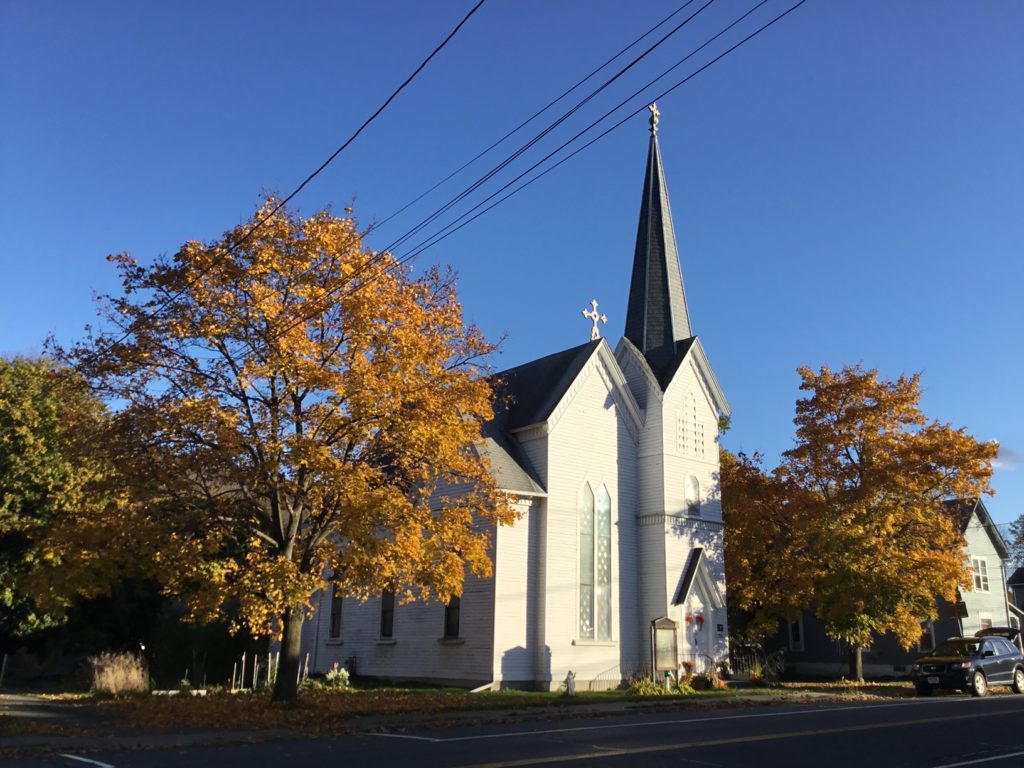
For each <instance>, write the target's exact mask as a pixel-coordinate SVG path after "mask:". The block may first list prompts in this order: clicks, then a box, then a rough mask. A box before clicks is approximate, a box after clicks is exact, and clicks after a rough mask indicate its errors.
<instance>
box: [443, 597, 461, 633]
mask: <svg viewBox="0 0 1024 768" xmlns="http://www.w3.org/2000/svg"><path fill="white" fill-rule="evenodd" d="M461 610H462V600H461V598H459V597H458V596H453V597H452V599H451V600H449V601H448V605H446V606H445V607H444V637H445V639H446V640H453V639H455V638H457V637H458V636H459V619H460V616H459V614H460V612H461Z"/></svg>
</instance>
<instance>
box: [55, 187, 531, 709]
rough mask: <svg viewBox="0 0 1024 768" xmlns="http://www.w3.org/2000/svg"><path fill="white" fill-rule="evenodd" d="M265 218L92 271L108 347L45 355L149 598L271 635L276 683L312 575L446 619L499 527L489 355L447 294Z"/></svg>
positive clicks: (262, 212) (383, 258)
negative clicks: (125, 494) (277, 643)
mask: <svg viewBox="0 0 1024 768" xmlns="http://www.w3.org/2000/svg"><path fill="white" fill-rule="evenodd" d="M276 206H277V202H276V201H275V200H274V199H267V200H266V201H264V202H263V204H262V205H261V206H260V207H259V209H258V210H257V211H256V213H255V214H254V216H253V218H252V220H251V221H250V222H248V223H246V224H242V225H239V226H237V227H235V228H234V229H232V230H230V231H228V232H226V233H225V234H224V236H223V237H222V238H221V239H220V240H219V241H218V242H215V243H210V244H204V243H199V242H194V241H190V242H187V243H185V244H184V245H183V246H182V247H181V249H180V250H179V251H178V252H177V253H176V254H175V255H174V256H173V257H172V258H170V259H160V260H158V261H157V262H156V263H154V264H153V265H152V266H148V267H144V266H140V265H138V264H137V263H136V262H135V261H134V260H133V259H131V258H130V257H128V256H126V255H122V256H118V257H113V260H114V261H115V262H116V264H117V266H118V268H119V270H120V273H121V277H122V281H123V295H122V296H120V297H107V298H106V300H105V301H104V302H103V308H104V310H105V313H104V314H105V317H106V318H107V320H108V322H109V323H110V330H109V331H108V332H105V333H102V334H98V335H97V336H95V337H94V338H92V339H90V340H89V341H88V342H87V343H83V344H81V345H79V346H77V347H75V348H74V349H72V350H70V351H68V352H66V353H65V357H66V359H68V360H70V361H72V362H73V363H74V364H75V365H76V366H77V367H78V368H79V370H81V371H82V372H83V373H84V374H85V375H86V376H87V377H88V378H89V380H90V381H91V382H92V383H93V385H94V386H95V387H97V388H98V389H99V390H100V391H101V392H103V393H104V394H105V395H106V396H107V397H108V398H109V399H110V401H111V402H112V403H114V404H115V406H116V408H117V410H116V413H115V416H114V429H115V436H114V438H113V439H112V442H113V443H115V444H116V445H117V446H118V450H119V456H118V461H119V465H120V466H121V467H122V469H123V471H124V472H125V474H126V475H127V476H129V477H131V478H133V480H134V486H135V487H134V489H133V490H134V498H136V499H138V500H139V501H138V503H137V504H134V505H132V506H131V507H130V510H131V514H133V515H135V516H136V518H137V520H138V526H137V530H138V531H139V535H140V538H142V539H145V540H144V541H139V542H138V546H139V548H140V551H143V552H146V553H151V557H152V562H153V564H154V566H155V570H156V571H157V572H158V575H159V577H160V578H161V580H162V582H163V583H164V585H165V587H166V589H167V591H168V592H169V593H172V594H176V595H180V596H183V597H185V598H187V600H188V604H189V606H190V608H191V611H192V616H193V617H194V618H195V619H197V620H206V619H211V618H214V617H216V616H218V615H220V614H221V613H222V612H223V610H224V608H225V606H226V605H228V604H230V605H233V606H235V608H236V611H237V612H236V617H237V618H236V620H237V622H239V623H240V624H243V625H244V626H246V627H247V628H248V629H249V630H251V631H252V632H253V633H255V634H271V635H277V636H280V635H281V634H282V632H283V633H284V635H285V643H284V646H285V656H286V657H287V658H283V660H282V675H280V678H283V679H285V680H288V679H289V677H290V679H291V680H294V678H295V675H294V674H291V675H290V676H289V674H287V669H288V666H289V664H292V663H294V664H297V657H295V658H293V654H292V653H291V652H290V651H289V643H290V642H294V643H295V647H296V652H295V653H296V654H297V637H298V635H297V632H298V628H299V626H301V622H302V620H303V615H304V614H305V613H306V612H307V611H308V610H309V607H310V606H309V598H310V595H311V593H312V592H313V591H314V590H315V589H317V588H320V587H323V586H324V585H325V576H328V577H330V578H331V580H332V581H333V582H334V583H335V584H337V585H338V587H339V588H340V589H342V590H343V591H344V592H345V594H347V595H350V596H355V597H367V596H369V595H371V594H374V593H378V592H380V591H381V590H382V589H393V590H395V591H397V592H398V593H399V594H400V595H403V596H404V597H406V598H409V599H412V598H414V597H417V598H426V597H429V596H434V597H437V598H438V599H440V600H442V601H445V600H447V599H448V598H449V597H450V596H452V595H455V594H459V593H460V591H461V585H462V580H463V575H464V573H466V572H468V573H471V574H474V575H477V576H485V575H487V574H489V573H490V567H491V565H490V561H489V558H488V547H489V540H490V539H489V531H490V529H491V528H492V526H493V525H494V524H500V523H509V522H511V521H512V519H513V513H512V511H511V509H510V507H509V505H508V503H507V501H506V499H505V498H504V497H503V496H502V494H500V493H499V491H498V489H497V488H496V486H495V483H494V480H493V478H492V476H491V474H490V473H489V471H488V467H487V465H486V462H485V461H484V460H483V459H482V458H481V457H480V456H479V455H478V453H477V452H476V451H475V450H474V447H473V446H474V442H475V441H476V440H478V439H479V435H480V425H481V423H482V422H483V421H485V420H487V419H488V418H490V416H491V393H490V389H489V385H488V383H487V381H486V380H485V379H484V378H483V376H482V367H481V366H482V360H483V359H484V358H485V356H486V355H487V354H488V353H489V352H490V351H491V350H492V346H491V345H490V344H489V343H488V342H487V341H486V340H485V339H484V338H483V337H482V335H481V334H480V332H479V331H478V330H477V329H476V328H475V327H473V326H468V325H466V324H465V323H464V322H463V319H462V314H461V307H460V305H459V302H458V301H457V299H456V294H455V284H454V277H453V275H452V274H451V273H443V272H442V271H440V270H438V269H436V268H435V269H430V270H428V271H427V272H426V273H425V274H424V275H422V276H420V277H413V276H412V275H411V273H410V272H409V271H408V269H406V268H403V267H401V266H400V265H399V264H397V263H396V261H395V259H394V258H393V257H392V256H391V254H389V253H374V252H372V251H369V250H367V249H366V248H365V247H364V246H363V245H362V242H361V238H360V233H359V231H358V230H357V227H356V222H355V220H354V219H353V218H351V217H341V218H339V217H335V216H333V215H332V214H331V213H330V212H329V211H327V210H324V211H320V212H318V213H316V214H314V215H313V216H311V217H309V218H301V217H299V216H298V215H296V214H294V213H291V212H288V211H287V210H284V211H282V212H277V213H273V211H274V208H275V207H276ZM264 218H266V221H264V222H263V223H262V225H261V226H260V227H259V228H258V229H256V230H255V232H254V234H253V235H252V236H251V237H249V238H248V239H244V235H245V233H246V232H247V231H248V230H249V229H250V227H251V226H252V224H253V223H255V222H256V221H257V220H260V219H264ZM452 489H457V490H452ZM129 525H130V524H129ZM332 574H333V575H332ZM280 678H279V679H280ZM286 685H287V684H286ZM292 689H294V686H292ZM282 695H283V696H284V697H285V698H294V690H291V691H284V692H282Z"/></svg>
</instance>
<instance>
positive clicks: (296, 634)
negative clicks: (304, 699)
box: [271, 606, 306, 704]
mask: <svg viewBox="0 0 1024 768" xmlns="http://www.w3.org/2000/svg"><path fill="white" fill-rule="evenodd" d="M305 618H306V612H305V610H304V609H303V608H302V606H298V607H295V608H290V609H288V610H287V611H286V612H285V614H284V616H283V617H282V622H283V623H284V632H283V633H282V635H281V660H280V662H279V665H278V668H277V679H276V680H275V681H274V695H273V697H272V698H271V700H272V701H283V702H286V703H288V704H294V703H295V700H296V698H298V694H299V662H300V661H301V659H300V658H299V654H300V652H301V650H302V642H301V641H302V622H303V621H304V620H305Z"/></svg>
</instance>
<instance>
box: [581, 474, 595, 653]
mask: <svg viewBox="0 0 1024 768" xmlns="http://www.w3.org/2000/svg"><path fill="white" fill-rule="evenodd" d="M579 508H580V509H579V511H580V638H581V639H584V640H593V639H594V492H593V491H592V490H590V485H589V484H587V485H585V486H583V490H582V491H581V492H580V499H579Z"/></svg>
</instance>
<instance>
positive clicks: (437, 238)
mask: <svg viewBox="0 0 1024 768" xmlns="http://www.w3.org/2000/svg"><path fill="white" fill-rule="evenodd" d="M767 1H768V0H761V2H759V3H758V4H757V5H755V6H754V7H753V8H751V9H750V10H749V11H747V12H746V13H745V14H743V15H742V16H740V17H739V18H738V19H736V21H734V22H732V23H731V24H730V25H729V26H727V27H725V29H723V30H722V31H720V32H719V33H718V34H716V35H715V36H714V37H712V38H711V39H710V40H708V41H706V42H705V43H704V44H702V45H701V46H700V47H698V48H696V49H695V50H693V51H691V52H690V53H689V54H687V55H686V56H685V57H683V59H681V60H680V61H679V62H677V63H676V64H674V65H672V67H670V68H669V69H668V70H666V72H664V73H662V74H661V75H659V76H658V77H656V78H655V79H654V80H652V81H650V82H649V83H647V85H645V86H643V87H642V88H640V89H638V90H637V91H634V92H633V93H632V94H630V96H628V97H627V98H626V99H625V100H623V101H621V102H619V104H617V105H616V106H615V107H613V108H612V109H610V110H609V111H608V112H606V113H605V114H603V115H602V116H601V117H599V118H598V119H597V120H595V121H594V122H592V123H591V124H590V125H588V126H587V127H586V128H584V129H583V130H582V131H579V132H578V133H577V134H576V135H575V136H573V137H572V138H570V139H569V140H567V141H565V142H563V143H562V144H561V145H560V146H559V147H557V148H556V149H555V150H553V151H552V152H549V153H548V154H547V155H546V156H545V157H543V158H541V159H540V160H538V161H537V162H536V163H534V164H533V165H532V166H530V167H529V168H527V169H526V170H525V171H523V172H522V173H521V174H519V176H517V177H516V178H514V179H512V180H511V181H509V182H508V183H507V184H505V185H504V186H503V187H501V188H500V189H498V190H497V191H496V192H494V193H492V194H491V195H490V196H489V197H487V198H485V199H484V200H482V201H481V202H479V203H477V204H476V205H475V206H474V207H473V208H470V209H469V210H468V211H466V212H465V213H463V214H462V215H461V216H459V217H458V218H456V219H454V220H453V221H452V222H450V223H449V224H448V225H447V226H445V227H443V228H442V229H441V230H440V231H439V232H437V233H435V234H434V235H433V236H431V237H430V238H427V239H426V240H424V241H422V242H421V243H419V244H418V245H417V246H415V247H414V248H413V250H412V251H410V252H408V253H406V254H405V255H403V256H402V257H401V258H399V259H398V261H397V263H398V264H404V263H406V262H408V261H411V260H412V259H414V258H415V257H416V256H418V255H419V254H421V253H423V251H425V250H427V249H428V248H432V247H433V246H435V245H437V243H439V242H441V241H442V240H444V239H446V238H447V237H448V236H449V235H452V234H454V233H455V232H457V231H459V230H460V229H462V228H463V227H464V226H466V225H467V224H469V223H470V222H472V221H475V220H476V219H478V218H480V216H482V215H483V214H485V213H487V212H488V211H490V210H491V209H493V208H494V207H496V206H497V205H500V204H501V203H503V202H505V201H506V200H508V199H509V198H510V197H512V196H513V195H515V194H516V193H518V192H520V191H521V190H523V189H525V188H526V187H528V186H530V185H531V184H533V183H534V182H535V181H537V180H539V179H540V178H542V177H543V176H546V175H547V174H548V173H550V172H551V171H553V170H554V169H555V168H557V167H558V166H560V165H562V163H564V162H566V161H567V160H569V159H570V158H572V157H575V156H576V155H578V154H579V153H580V152H582V151H583V150H584V149H587V148H588V147H590V146H591V145H593V144H594V143H596V142H597V141H599V140H601V139H603V138H604V137H605V136H607V135H608V134H609V133H611V132H612V131H614V130H615V129H617V128H619V127H620V126H622V125H624V124H625V123H626V122H627V121H628V120H630V119H631V118H633V117H635V116H636V115H638V114H639V113H641V112H643V111H644V109H646V108H647V104H649V103H651V102H654V101H658V100H659V99H663V98H664V97H665V96H667V95H668V94H670V93H672V92H673V91H675V90H676V89H677V88H680V87H681V86H683V85H684V84H685V83H687V82H689V81H690V80H692V79H693V78H694V77H696V76H697V75H699V74H700V73H701V72H703V71H704V70H706V69H707V68H708V67H710V66H711V65H712V64H714V63H715V62H717V61H719V60H720V59H722V58H724V57H725V56H727V55H729V54H730V53H732V52H733V51H734V50H736V49H737V48H739V47H740V46H741V45H743V44H744V43H746V42H747V41H749V40H751V39H752V38H754V37H756V36H757V35H759V34H761V32H763V31H764V30H766V29H768V27H770V26H772V25H773V24H775V23H776V22H777V21H779V20H781V19H782V18H783V17H785V16H788V15H789V14H790V13H792V12H793V11H795V10H796V9H797V8H799V7H800V6H801V5H803V4H804V3H805V2H807V0H800V2H798V3H796V4H795V5H793V6H792V7H790V8H789V9H788V10H786V11H784V12H783V13H781V14H779V15H778V16H776V17H775V18H773V19H772V20H771V21H769V22H767V23H766V24H764V25H763V26H761V27H760V28H759V29H757V30H755V31H754V32H752V33H751V34H749V35H747V36H746V37H745V38H743V39H742V40H740V41H739V42H738V43H736V44H735V45H733V46H732V47H730V48H728V49H726V50H725V51H724V52H723V53H721V54H719V55H718V56H716V57H715V58H713V59H711V60H710V61H709V62H707V63H706V64H704V65H703V66H702V67H700V68H699V69H697V70H696V71H694V72H692V73H691V74H689V75H687V76H686V77H685V78H683V79H682V80H680V81H679V82H677V83H676V84H675V85H673V86H672V87H671V88H669V89H668V90H666V91H664V92H663V93H661V94H658V95H657V96H655V97H653V98H651V99H648V100H645V102H646V103H645V104H643V105H641V106H640V107H638V108H637V109H636V110H634V111H633V112H630V113H629V114H628V115H626V116H625V117H624V118H622V119H621V120H619V122H617V123H615V124H614V125H612V126H611V127H610V128H608V129H606V130H605V131H603V132H602V133H600V134H598V135H597V136H595V137H594V138H593V139H591V140H590V141H588V142H587V143H586V144H584V145H583V146H581V147H579V148H577V149H576V150H574V151H573V152H571V153H570V154H568V155H566V156H565V157H564V158H562V159H561V160H559V161H558V162H557V163H555V164H553V165H551V166H550V167H549V168H547V169H545V170H544V171H542V172H541V173H539V174H537V175H536V176H534V177H533V178H531V179H529V180H528V181H526V182H525V183H523V184H522V185H520V186H519V187H517V188H516V189H514V190H513V191H512V192H510V193H509V194H508V195H505V196H504V197H502V198H501V199H500V200H497V201H495V202H494V203H493V204H492V205H489V206H488V207H487V208H485V209H484V210H482V211H480V212H479V213H477V214H476V215H475V216H473V217H472V218H470V219H468V220H466V221H463V222H462V223H461V224H459V225H458V226H456V227H454V229H451V231H449V232H445V230H446V229H448V228H450V227H452V226H453V225H455V224H456V223H457V222H459V221H460V220H461V219H463V218H465V217H466V216H468V215H469V214H471V213H472V212H473V211H475V210H477V209H478V208H480V206H482V205H484V204H485V203H487V202H488V201H489V200H493V199H494V197H496V196H497V195H499V194H501V193H502V192H503V191H504V190H506V189H508V188H509V187H510V186H512V185H513V184H515V183H516V182H517V181H519V180H520V179H522V178H523V176H525V175H527V174H528V173H530V171H533V170H535V169H536V168H537V167H538V166H540V165H541V164H542V163H544V162H546V161H547V160H549V159H551V158H552V157H553V156H554V155H556V154H558V153H559V152H560V151H561V150H563V149H565V148H566V147H567V146H568V145H569V144H571V143H572V142H574V141H575V140H576V139H578V138H580V137H581V136H582V135H583V134H585V133H587V132H588V131H589V130H590V129H591V128H593V127H595V126H596V125H598V124H599V123H601V122H602V121H604V119H605V118H607V117H609V116H610V115H611V114H612V113H614V112H615V111H617V110H618V109H619V108H620V107H622V106H623V104H625V103H626V102H627V101H629V100H630V99H632V98H633V97H634V96H636V95H638V94H639V93H642V92H643V91H644V90H646V89H647V88H648V87H650V86H651V85H653V84H654V83H656V82H657V81H658V80H660V79H661V78H662V77H664V76H665V74H667V73H668V72H671V71H672V70H673V69H675V68H676V67H678V66H679V65H680V64H682V63H683V62H685V61H686V60H687V59H689V58H690V57H692V56H693V55H694V54H696V53H698V52H699V51H700V50H702V49H703V48H705V47H706V46H707V45H709V44H710V43H712V42H714V40H716V39H717V38H719V37H721V36H722V35H723V34H725V33H726V32H727V31H729V30H730V29H731V28H732V27H734V26H735V25H736V24H738V23H739V22H741V21H742V20H743V19H745V18H746V17H747V16H749V15H750V14H751V13H753V12H754V11H756V10H757V9H758V8H760V7H761V6H762V5H764V4H765V3H766V2H767ZM442 233H443V234H442Z"/></svg>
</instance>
